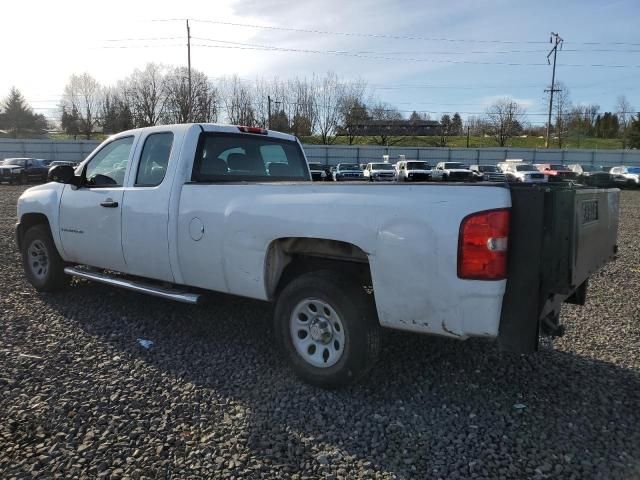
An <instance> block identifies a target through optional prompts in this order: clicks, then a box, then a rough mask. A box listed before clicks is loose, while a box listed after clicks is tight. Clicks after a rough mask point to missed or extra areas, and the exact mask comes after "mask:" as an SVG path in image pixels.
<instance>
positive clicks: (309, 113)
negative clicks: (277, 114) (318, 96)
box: [290, 78, 318, 136]
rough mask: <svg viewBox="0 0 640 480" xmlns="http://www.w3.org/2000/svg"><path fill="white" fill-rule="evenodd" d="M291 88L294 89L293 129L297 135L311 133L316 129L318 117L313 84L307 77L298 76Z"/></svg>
mask: <svg viewBox="0 0 640 480" xmlns="http://www.w3.org/2000/svg"><path fill="white" fill-rule="evenodd" d="M290 88H292V90H293V94H292V98H293V105H294V112H293V117H292V122H291V131H292V132H293V134H294V135H296V136H308V135H311V134H312V133H313V132H314V130H315V129H316V123H317V118H318V115H317V112H316V107H315V104H316V102H315V96H314V88H313V85H312V84H311V82H309V81H308V80H307V79H306V78H303V79H299V78H297V79H295V80H294V81H293V82H292V85H291V87H290Z"/></svg>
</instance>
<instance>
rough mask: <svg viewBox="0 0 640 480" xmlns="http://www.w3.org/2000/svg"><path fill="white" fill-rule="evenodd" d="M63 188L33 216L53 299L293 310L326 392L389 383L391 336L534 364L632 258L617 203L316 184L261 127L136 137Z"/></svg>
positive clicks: (155, 131)
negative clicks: (138, 295) (569, 306)
mask: <svg viewBox="0 0 640 480" xmlns="http://www.w3.org/2000/svg"><path fill="white" fill-rule="evenodd" d="M49 179H50V180H51V182H50V183H47V184H45V185H39V186H36V187H33V188H30V189H28V190H26V191H25V192H24V193H23V194H22V196H21V197H20V199H19V201H18V224H17V226H16V240H17V244H18V248H19V249H20V251H21V253H22V258H23V266H24V269H25V274H26V277H27V279H28V280H29V282H30V283H31V284H32V285H33V286H34V287H35V288H36V289H37V290H40V291H53V290H56V289H59V288H62V287H64V286H66V285H67V284H68V280H69V278H70V277H71V276H75V277H80V278H84V279H88V280H92V281H97V282H102V283H106V284H110V285H114V286H119V287H123V288H127V289H130V290H134V291H138V292H142V293H146V294H150V295H155V296H158V297H162V298H166V299H172V300H177V301H182V302H187V303H200V302H204V301H206V299H207V295H208V293H209V292H211V291H216V292H226V293H229V294H234V295H240V296H244V297H250V298H254V299H260V300H265V301H272V302H275V304H276V307H275V319H274V321H275V333H276V338H277V340H278V341H279V343H280V344H281V346H282V347H283V349H284V351H285V352H286V355H287V356H288V358H289V359H290V361H291V363H292V365H293V368H294V370H295V372H296V373H297V374H298V375H299V376H300V377H301V378H303V379H304V380H306V381H308V382H310V383H313V384H315V385H319V386H323V387H336V386H339V385H344V384H346V383H348V382H350V381H352V380H353V379H355V378H358V377H359V376H361V375H362V374H363V373H365V372H366V371H367V370H368V369H370V368H371V366H372V365H373V363H374V360H375V358H376V355H377V352H378V349H379V345H380V342H379V335H380V327H388V328H392V329H399V330H406V331H411V332H416V333H424V334H434V335H442V336H446V337H450V338H454V339H459V340H464V339H467V338H469V337H485V338H492V339H497V340H498V342H499V344H500V346H501V347H502V348H504V349H507V350H511V351H517V352H531V351H534V350H536V348H537V344H538V333H539V331H543V332H547V333H551V334H558V333H560V331H561V326H560V325H559V322H558V316H559V312H560V305H561V304H562V302H564V301H573V302H577V303H583V302H584V296H585V293H586V285H587V278H588V277H589V275H590V274H591V273H592V272H594V271H595V270H596V269H598V268H599V267H600V266H602V265H603V264H604V263H606V262H607V261H609V260H611V259H612V258H613V257H614V255H615V252H616V240H617V225H618V190H616V189H611V190H602V189H588V188H579V187H575V186H564V185H558V186H557V187H556V188H553V189H552V188H546V189H541V188H540V187H536V186H526V185H522V186H516V185H513V186H508V185H506V184H504V183H502V184H492V183H488V182H487V183H483V184H457V185H453V184H445V183H439V184H416V185H410V184H409V185H407V184H396V183H390V184H368V183H364V182H363V183H361V184H342V183H333V182H322V183H312V182H311V176H310V173H309V169H308V166H307V162H306V159H305V156H304V153H303V150H302V147H301V145H300V143H299V142H298V140H297V139H296V138H295V137H293V136H291V135H286V134H282V133H277V132H273V131H266V130H263V129H260V128H253V127H237V126H223V125H210V124H202V125H199V124H187V125H173V126H159V127H150V128H143V129H138V130H131V131H126V132H122V133H119V134H117V135H114V136H112V137H110V138H109V139H107V140H106V141H105V142H103V143H102V144H101V145H100V146H99V147H98V148H96V150H95V151H94V152H93V153H92V154H91V155H89V157H88V158H87V159H86V160H85V161H84V162H82V163H81V164H80V165H79V166H78V167H77V168H76V169H75V170H74V169H73V167H70V166H66V165H62V166H57V167H55V168H53V169H52V170H51V171H50V172H49ZM559 200H562V201H559Z"/></svg>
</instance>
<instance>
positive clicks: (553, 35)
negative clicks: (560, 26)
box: [544, 32, 564, 148]
mask: <svg viewBox="0 0 640 480" xmlns="http://www.w3.org/2000/svg"><path fill="white" fill-rule="evenodd" d="M554 41H555V44H554V45H553V48H552V49H551V51H550V52H549V53H548V55H547V62H548V63H549V64H551V62H550V61H549V57H550V56H551V54H552V53H553V73H552V74H551V88H550V89H547V90H545V92H549V118H548V120H547V136H546V138H545V141H544V148H549V136H550V135H551V111H552V109H553V93H554V92H559V91H560V90H556V56H557V55H558V45H560V48H561V49H562V42H563V41H564V40H563V39H562V38H561V37H560V35H558V34H557V33H553V32H551V37H550V38H549V43H554Z"/></svg>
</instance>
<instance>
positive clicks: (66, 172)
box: [47, 165, 76, 185]
mask: <svg viewBox="0 0 640 480" xmlns="http://www.w3.org/2000/svg"><path fill="white" fill-rule="evenodd" d="M47 180H49V181H50V182H57V183H66V184H72V185H75V184H76V176H75V173H74V171H73V167H72V166H71V165H56V166H55V167H51V168H50V169H49V173H48V175H47Z"/></svg>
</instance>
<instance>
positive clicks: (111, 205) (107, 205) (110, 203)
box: [100, 198, 118, 208]
mask: <svg viewBox="0 0 640 480" xmlns="http://www.w3.org/2000/svg"><path fill="white" fill-rule="evenodd" d="M100 205H101V206H103V207H105V208H116V207H117V206H118V202H114V201H113V200H112V199H110V198H107V199H106V200H105V201H104V202H100Z"/></svg>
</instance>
